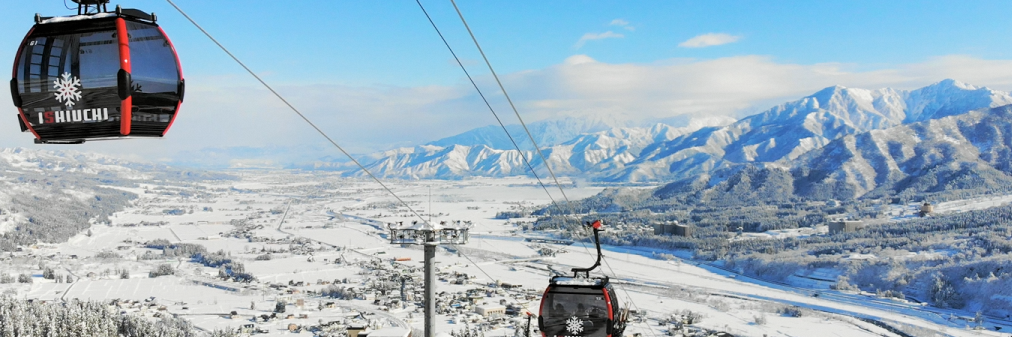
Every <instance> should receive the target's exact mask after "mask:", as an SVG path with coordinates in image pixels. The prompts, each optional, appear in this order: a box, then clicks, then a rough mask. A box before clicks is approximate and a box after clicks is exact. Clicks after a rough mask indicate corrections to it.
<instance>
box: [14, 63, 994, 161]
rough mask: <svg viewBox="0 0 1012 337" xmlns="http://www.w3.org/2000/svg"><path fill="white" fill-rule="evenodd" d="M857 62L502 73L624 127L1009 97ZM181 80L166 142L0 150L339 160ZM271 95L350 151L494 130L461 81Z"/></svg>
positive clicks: (601, 66)
mask: <svg viewBox="0 0 1012 337" xmlns="http://www.w3.org/2000/svg"><path fill="white" fill-rule="evenodd" d="M859 66H860V65H852V64H839V63H823V64H812V65H805V64H792V63H778V62H775V61H774V60H773V59H772V58H770V57H764V56H737V57H728V58H720V59H710V60H698V59H670V60H663V61H658V62H655V63H625V64H612V63H604V62H599V61H596V60H594V59H593V58H591V57H589V56H586V55H575V56H572V57H570V58H569V59H567V60H565V61H564V62H562V63H560V64H557V65H554V66H551V67H547V68H544V69H538V70H525V71H522V72H516V73H511V74H502V75H500V76H501V78H502V80H503V82H504V83H503V84H504V85H505V86H506V88H507V90H509V93H510V97H511V98H513V100H514V102H515V103H516V104H517V108H518V109H519V111H520V114H521V115H522V116H523V118H524V120H525V121H527V122H533V121H537V120H541V119H545V118H553V117H561V116H592V115H593V116H608V117H609V118H614V119H619V120H629V121H641V120H659V119H665V118H672V117H685V118H700V117H707V118H720V117H742V116H744V115H747V114H753V113H758V112H761V111H763V110H766V109H768V108H770V107H772V106H774V105H776V104H780V103H783V102H786V101H791V100H796V99H799V98H801V97H803V96H807V95H810V94H812V93H814V92H816V91H818V90H820V89H822V88H825V87H829V86H832V85H843V86H847V87H855V88H867V89H878V88H883V87H892V88H897V89H915V88H919V87H923V86H925V85H929V84H931V83H934V82H938V81H940V80H942V79H946V78H953V79H957V80H960V81H963V82H966V83H969V84H972V85H976V86H987V87H990V88H992V89H997V90H1005V91H1009V90H1012V60H984V59H979V58H974V57H970V56H962V55H951V56H943V57H937V58H932V59H928V60H926V61H924V62H919V63H912V64H902V65H897V66H893V67H889V68H885V69H877V70H856V69H858V68H859ZM189 79H190V80H191V83H195V84H193V85H192V86H191V87H190V88H188V89H190V90H188V91H187V101H186V102H185V103H183V107H182V110H181V112H180V116H179V119H178V120H177V121H176V123H175V124H174V125H173V127H172V130H171V131H170V132H169V134H168V135H167V136H166V137H165V138H163V139H156V140H144V139H141V140H123V141H108V142H95V143H87V144H84V145H81V146H39V145H33V144H32V136H31V134H23V133H19V132H16V130H18V125H17V121H16V120H15V118H14V116H13V114H11V115H10V116H9V117H10V118H0V130H6V131H4V132H0V147H15V146H24V147H41V148H45V149H68V148H69V149H77V150H82V151H96V152H102V153H107V154H115V155H133V156H139V157H143V158H149V159H160V158H178V156H183V155H186V153H189V154H192V153H194V151H199V150H202V149H206V148H230V147H244V146H245V147H252V148H273V149H291V151H293V152H295V151H299V152H302V153H306V155H304V156H303V157H306V156H309V157H313V156H316V157H323V156H331V157H341V156H342V155H341V154H340V153H339V152H337V151H336V150H334V149H333V148H331V147H330V145H329V144H328V143H326V141H325V140H324V139H323V138H322V137H320V136H319V135H317V134H316V133H315V131H314V130H313V129H312V128H310V127H309V126H308V125H306V123H305V122H303V121H302V120H301V119H300V118H299V117H298V116H296V115H295V114H294V113H292V112H291V111H289V110H288V109H287V108H286V107H285V106H284V105H283V104H282V103H280V102H278V101H277V99H276V98H274V97H273V96H271V95H270V93H269V92H267V91H266V90H264V89H262V88H261V87H257V86H254V83H251V82H253V81H250V80H239V81H235V80H234V78H233V79H225V80H222V79H217V78H197V77H193V76H191V77H190V78H189ZM476 79H477V80H478V81H479V85H480V86H481V87H482V88H496V87H497V86H496V84H495V82H494V80H493V79H491V78H489V77H487V76H486V77H479V78H476ZM196 83H203V84H196ZM222 83H239V84H236V85H234V86H225V85H227V84H222ZM278 89H279V91H280V92H281V93H282V94H284V95H285V96H286V98H287V99H288V100H289V101H290V102H291V103H292V104H293V105H295V106H296V107H298V108H299V109H301V110H302V111H303V112H304V113H305V114H306V116H307V117H309V118H310V119H311V120H313V121H314V122H315V123H316V124H317V125H318V126H320V128H322V129H323V130H324V131H326V132H327V133H328V134H329V135H330V136H331V137H332V138H333V139H334V140H335V141H337V142H338V144H341V145H342V146H345V147H346V148H347V149H348V150H350V151H352V152H353V153H368V152H372V151H377V150H385V149H389V148H390V147H392V146H410V145H415V144H420V143H424V142H428V141H432V140H436V139H439V138H443V137H447V136H451V135H454V134H457V133H460V132H464V131H467V130H469V129H472V128H475V127H480V126H486V125H495V124H496V121H495V119H494V118H493V117H492V115H491V114H490V113H489V112H488V108H487V107H485V105H484V103H482V101H481V100H480V99H479V98H478V95H477V94H476V93H475V92H474V89H473V88H472V87H470V83H466V82H463V81H462V82H461V84H459V85H453V86H420V87H393V86H390V87H353V86H337V85H304V86H280V87H279V88H278ZM8 95H9V93H8V91H3V92H2V93H0V102H3V101H4V100H6V101H8V102H9V101H10V98H9V96H8ZM485 95H486V96H488V97H489V99H490V100H491V103H492V105H493V107H495V108H496V109H497V112H499V113H500V116H501V117H503V118H504V122H506V123H509V124H513V123H516V120H515V119H514V118H512V111H510V110H509V105H508V104H507V103H506V102H505V100H504V98H503V97H502V95H501V93H497V92H496V91H493V90H491V89H490V90H489V91H486V92H485ZM187 151H189V152H187ZM275 152H277V151H275Z"/></svg>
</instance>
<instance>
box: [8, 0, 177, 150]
mask: <svg viewBox="0 0 1012 337" xmlns="http://www.w3.org/2000/svg"><path fill="white" fill-rule="evenodd" d="M91 1H96V0H91ZM98 1H99V2H102V1H101V0H98ZM75 2H78V3H85V2H87V1H86V0H81V1H76V0H75ZM82 6H84V5H82ZM96 6H98V5H96ZM85 12H87V9H86V10H85ZM79 13H80V10H79ZM35 21H36V24H35V26H34V27H32V29H31V30H30V31H29V32H28V35H27V36H25V39H24V41H23V42H22V43H21V47H20V48H19V49H18V53H17V58H16V59H15V60H14V71H13V75H12V77H13V78H12V79H11V96H12V97H13V99H14V105H15V106H16V107H17V108H18V120H19V122H20V124H21V131H22V132H31V133H32V134H34V135H35V138H36V139H35V142H36V143H82V142H84V141H86V140H95V139H112V138H119V137H126V136H130V137H161V136H164V135H165V133H166V132H167V131H168V129H169V127H170V126H172V122H173V121H174V120H175V119H176V116H177V114H178V111H179V106H180V104H181V103H182V101H183V92H184V83H185V82H184V81H183V73H182V68H181V67H180V64H179V58H178V57H177V55H176V51H175V48H173V46H172V43H171V42H170V41H169V38H168V36H166V35H165V32H164V31H162V29H161V28H160V27H159V26H158V24H156V23H155V21H156V17H155V16H154V15H153V14H147V13H144V12H142V11H139V10H136V9H120V8H119V7H118V6H117V8H116V10H115V11H114V12H104V11H99V13H94V14H81V15H77V16H70V17H55V18H42V17H39V16H36V19H35Z"/></svg>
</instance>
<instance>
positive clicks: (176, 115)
mask: <svg viewBox="0 0 1012 337" xmlns="http://www.w3.org/2000/svg"><path fill="white" fill-rule="evenodd" d="M158 31H159V32H161V33H162V36H163V37H165V42H168V43H169V49H172V56H174V57H175V58H176V70H178V71H179V80H180V81H182V80H183V64H182V63H180V62H179V53H177V52H176V46H175V45H173V44H172V40H170V39H169V35H168V34H165V31H164V30H162V27H158ZM179 94H180V95H181V94H182V93H179ZM182 103H183V97H182V96H180V97H179V103H176V111H174V112H173V113H172V119H170V120H169V126H166V127H165V131H162V136H164V135H165V134H166V133H169V129H170V128H172V123H173V122H175V121H176V117H178V116H179V106H180V105H182Z"/></svg>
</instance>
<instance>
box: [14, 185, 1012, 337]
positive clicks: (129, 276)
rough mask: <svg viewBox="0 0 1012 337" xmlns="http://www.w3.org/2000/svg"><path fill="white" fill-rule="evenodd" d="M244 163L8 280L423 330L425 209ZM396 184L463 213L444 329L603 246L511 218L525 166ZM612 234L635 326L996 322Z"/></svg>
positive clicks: (295, 328)
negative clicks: (225, 177)
mask: <svg viewBox="0 0 1012 337" xmlns="http://www.w3.org/2000/svg"><path fill="white" fill-rule="evenodd" d="M240 174H241V176H242V177H241V178H240V180H238V181H222V182H202V183H196V185H189V186H180V185H174V184H173V183H171V182H166V181H149V182H148V183H144V184H140V185H138V187H136V188H123V187H115V188H117V189H124V190H128V191H129V192H132V193H136V194H137V195H139V198H138V199H136V200H135V201H134V202H133V203H132V205H131V206H130V207H128V208H127V209H125V210H124V211H122V212H117V213H115V214H113V215H112V216H111V217H109V221H108V222H105V223H94V224H92V226H91V227H90V229H89V230H87V231H86V232H84V233H81V234H79V235H76V236H74V237H72V238H71V239H70V240H69V241H68V242H67V243H64V244H37V245H33V246H30V247H24V248H23V249H19V250H18V251H15V252H10V253H5V254H3V255H2V261H3V263H4V265H5V266H7V267H6V269H5V270H4V272H5V273H6V274H5V276H4V278H5V280H6V281H5V282H3V283H4V284H0V288H2V291H3V293H4V294H7V295H10V296H14V297H16V298H25V299H29V300H33V301H41V302H60V301H67V300H70V299H74V300H93V301H100V302H101V303H106V305H107V306H108V307H109V308H110V309H111V310H114V311H116V312H118V313H120V314H122V315H137V316H143V317H149V318H159V317H161V316H172V317H180V318H185V319H186V320H188V321H190V322H192V323H193V324H194V325H195V327H197V328H199V329H202V330H206V331H215V330H218V331H236V332H239V333H242V334H264V335H287V334H304V335H307V336H308V335H323V336H328V335H333V336H343V335H345V334H347V335H348V336H360V335H361V336H364V335H365V334H368V335H369V336H393V335H397V336H401V337H404V336H407V335H408V334H410V333H411V332H412V331H415V335H418V334H419V333H420V331H421V328H422V323H423V310H422V307H423V305H424V303H423V296H422V295H423V287H422V285H423V284H422V282H423V275H422V259H423V256H422V255H423V254H422V253H423V252H422V249H421V247H420V246H411V245H393V244H390V240H389V238H388V235H389V227H390V226H396V225H397V224H398V223H402V224H403V223H411V222H413V221H414V222H417V221H418V220H417V218H415V217H414V215H413V214H409V212H408V211H407V209H405V208H404V207H403V206H400V205H398V204H397V203H394V202H393V201H392V200H393V199H392V197H390V196H389V195H388V194H386V192H385V191H384V190H383V189H381V188H379V187H378V186H377V185H375V184H373V183H371V182H368V181H362V180H355V179H348V178H341V177H338V176H336V175H328V174H320V173H298V172H279V173H265V172H260V171H246V172H240ZM188 184H191V183H188ZM391 185H392V186H394V187H393V188H394V189H395V191H396V192H397V194H398V195H400V196H401V197H402V198H404V200H405V201H406V202H408V204H409V205H411V207H412V208H413V209H414V210H416V211H418V212H420V213H421V214H420V215H421V216H423V217H425V218H426V219H428V218H430V217H431V221H432V222H443V223H451V224H452V223H455V222H458V221H459V222H460V223H467V224H468V225H470V226H471V234H470V241H469V242H467V243H466V244H461V245H443V246H440V247H439V250H438V253H437V256H436V277H437V278H438V281H437V282H436V288H435V289H434V291H435V293H436V295H437V296H436V300H435V308H436V312H437V314H438V316H437V320H436V322H437V330H438V331H442V332H446V333H449V332H455V333H464V332H467V331H479V332H481V333H483V334H485V335H487V336H514V335H522V333H523V331H524V330H525V329H527V327H528V325H527V324H528V322H527V317H536V316H537V314H538V313H539V310H540V308H539V304H540V300H541V296H542V294H543V292H544V289H545V287H546V286H547V284H548V280H549V278H550V277H551V276H552V275H562V274H568V270H569V269H570V268H573V267H584V266H587V265H590V264H592V263H593V260H594V255H593V253H592V250H593V249H594V248H593V245H592V244H591V243H588V242H573V241H567V240H557V239H553V238H552V237H549V236H545V234H544V233H538V232H530V231H525V230H524V226H525V225H529V224H530V223H532V222H534V221H536V220H537V219H536V218H531V217H526V218H505V219H503V218H501V217H502V214H509V212H510V211H516V210H517V209H519V208H522V207H526V206H535V205H544V204H546V203H548V202H550V200H547V198H546V197H544V194H543V193H542V191H541V190H540V188H539V187H538V186H537V185H536V182H535V181H533V180H530V179H525V178H508V179H472V180H466V181H458V182H453V183H450V184H447V183H444V182H439V183H436V182H430V181H414V182H403V181H402V182H396V183H393V184H391ZM600 191H601V188H600V187H585V188H575V189H571V190H570V192H569V193H570V195H571V196H573V197H584V196H589V195H592V194H594V193H597V192H600ZM497 215H498V217H499V218H497ZM615 226H616V227H618V226H624V227H620V228H614V230H625V231H630V230H641V231H646V230H650V229H649V228H639V229H637V228H632V227H628V226H627V225H619V224H616V225H615ZM606 230H607V229H606ZM605 251H606V252H605V256H606V260H605V263H606V264H605V265H604V266H602V269H603V274H605V275H608V276H609V277H611V278H612V279H613V280H614V281H613V282H614V283H615V285H616V288H617V289H618V290H617V294H618V295H620V296H621V297H622V301H623V304H622V305H625V306H628V307H629V308H630V319H629V322H630V323H629V325H628V328H627V330H626V333H627V334H628V335H629V336H637V335H642V336H658V335H671V336H677V335H683V336H708V335H711V334H714V333H718V332H720V333H728V334H732V335H736V336H739V335H743V336H761V335H763V334H767V335H779V334H785V335H816V334H819V335H825V334H822V333H824V331H825V330H826V329H827V326H832V328H831V329H832V331H837V332H838V333H839V334H838V335H840V336H844V335H850V334H851V333H867V332H869V331H870V332H874V331H882V332H883V333H887V331H889V329H895V328H894V327H900V328H903V329H904V330H903V331H911V329H913V330H912V331H925V332H926V331H940V332H942V333H944V334H946V335H956V336H962V335H967V336H970V335H980V334H985V335H987V334H988V332H986V331H981V330H972V329H967V327H972V326H973V325H974V323H973V317H967V316H969V314H965V313H959V312H952V313H948V314H947V313H946V311H944V310H939V309H932V308H928V307H924V306H922V305H921V304H919V303H916V302H912V301H903V300H896V299H892V298H887V297H877V296H875V294H867V293H863V292H853V291H836V290H831V289H829V287H830V285H831V284H832V283H833V282H828V281H817V279H818V277H816V276H817V275H806V276H805V277H801V276H798V277H795V278H794V279H792V281H791V282H788V283H784V284H775V283H770V282H766V281H760V280H757V279H752V278H749V277H746V276H743V275H738V274H736V273H733V272H731V271H728V270H724V269H721V265H719V264H707V263H705V262H703V261H698V260H692V259H688V258H689V256H687V255H685V254H684V252H680V251H664V250H658V249H636V248H635V247H612V246H605ZM827 278H828V277H827ZM533 320H534V322H533V324H532V326H533V327H531V328H530V329H531V330H530V331H532V332H534V331H535V330H536V327H537V321H536V318H533ZM757 321H761V324H757ZM994 324H1002V325H1004V324H1007V323H1001V322H994ZM993 335H995V336H997V334H996V333H995V334H993Z"/></svg>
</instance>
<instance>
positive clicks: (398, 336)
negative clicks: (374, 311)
mask: <svg viewBox="0 0 1012 337" xmlns="http://www.w3.org/2000/svg"><path fill="white" fill-rule="evenodd" d="M409 333H411V330H409V329H405V328H382V329H379V330H373V331H370V332H369V337H407V336H408V334H409Z"/></svg>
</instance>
